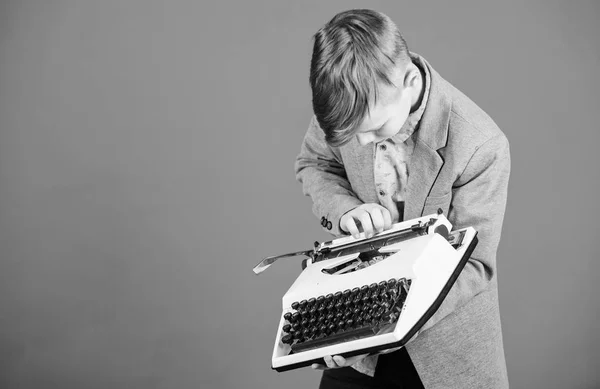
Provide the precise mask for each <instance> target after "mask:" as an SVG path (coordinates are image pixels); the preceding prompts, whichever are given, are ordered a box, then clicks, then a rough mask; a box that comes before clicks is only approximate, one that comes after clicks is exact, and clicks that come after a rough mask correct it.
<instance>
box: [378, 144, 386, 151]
mask: <svg viewBox="0 0 600 389" xmlns="http://www.w3.org/2000/svg"><path fill="white" fill-rule="evenodd" d="M385 149H387V146H386V145H380V146H379V150H381V151H385Z"/></svg>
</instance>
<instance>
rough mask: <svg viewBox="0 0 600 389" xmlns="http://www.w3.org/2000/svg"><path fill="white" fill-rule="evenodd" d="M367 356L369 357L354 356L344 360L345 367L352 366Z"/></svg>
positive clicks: (364, 355) (363, 355) (362, 355)
mask: <svg viewBox="0 0 600 389" xmlns="http://www.w3.org/2000/svg"><path fill="white" fill-rule="evenodd" d="M367 355H369V354H361V355H355V356H353V357H349V358H346V361H345V366H352V365H354V364H355V363H356V362H358V361H360V360H361V359H364V358H365V357H366V356H367ZM333 358H334V360H335V357H333Z"/></svg>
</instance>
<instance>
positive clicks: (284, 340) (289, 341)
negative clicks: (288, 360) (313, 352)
mask: <svg viewBox="0 0 600 389" xmlns="http://www.w3.org/2000/svg"><path fill="white" fill-rule="evenodd" d="M281 342H282V343H283V344H292V335H290V334H287V335H283V337H282V338H281Z"/></svg>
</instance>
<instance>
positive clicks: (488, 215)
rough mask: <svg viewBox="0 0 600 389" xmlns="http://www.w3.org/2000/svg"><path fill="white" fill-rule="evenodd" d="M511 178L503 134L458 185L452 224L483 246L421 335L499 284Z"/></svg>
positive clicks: (477, 158)
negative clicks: (498, 260)
mask: <svg viewBox="0 0 600 389" xmlns="http://www.w3.org/2000/svg"><path fill="white" fill-rule="evenodd" d="M509 174H510V151H509V144H508V140H507V139H506V137H505V136H504V134H502V133H500V134H499V135H496V136H494V137H493V138H491V139H489V140H487V141H486V142H485V143H483V144H482V145H481V146H480V147H479V148H478V149H477V150H476V151H475V152H474V154H473V155H472V157H471V159H470V160H469V162H468V163H467V166H466V168H465V169H464V171H463V173H462V174H461V175H460V177H459V178H458V180H456V182H455V183H454V185H453V188H452V202H451V204H450V211H449V213H448V220H449V221H450V222H451V223H452V225H453V226H454V228H463V227H468V226H472V227H474V228H475V229H476V230H477V237H478V239H479V242H478V244H477V247H476V248H475V250H474V251H473V253H472V255H471V257H470V258H469V260H468V261H467V263H466V265H465V267H464V269H463V271H462V272H461V273H460V275H459V276H458V278H457V279H456V282H455V284H454V286H453V287H452V288H451V289H450V292H449V293H448V295H447V296H446V298H445V299H444V302H443V303H442V304H441V305H440V307H439V309H438V310H437V311H436V313H435V314H434V315H433V316H432V317H431V318H430V320H428V321H427V323H425V325H424V326H423V327H422V328H421V330H420V332H423V331H426V330H427V329H428V328H431V327H432V326H434V325H435V324H436V323H437V322H439V321H440V320H442V319H443V318H444V317H446V316H447V315H448V314H449V313H451V312H453V311H455V310H456V309H459V308H460V307H461V306H462V305H464V304H465V303H466V302H467V301H468V300H469V299H471V298H472V297H474V296H476V295H477V294H479V293H481V292H482V291H484V290H486V289H487V288H488V287H490V285H491V283H495V282H497V281H496V276H497V275H496V250H497V248H498V243H499V242H500V234H501V230H502V222H503V220H504V211H505V208H506V197H507V187H508V178H509Z"/></svg>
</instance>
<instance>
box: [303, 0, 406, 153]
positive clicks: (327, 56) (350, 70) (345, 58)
mask: <svg viewBox="0 0 600 389" xmlns="http://www.w3.org/2000/svg"><path fill="white" fill-rule="evenodd" d="M410 61H411V60H410V55H409V51H408V47H407V45H406V42H405V41H404V38H403V37H402V35H401V34H400V32H399V31H398V27H397V26H396V24H395V23H394V22H393V21H392V20H391V19H390V18H389V17H388V16H387V15H385V14H383V13H381V12H377V11H372V10H368V9H356V10H349V11H345V12H341V13H339V14H337V15H335V16H334V17H333V19H331V20H330V21H329V22H328V23H327V24H326V25H325V26H323V27H322V28H321V29H319V31H317V33H316V34H315V35H314V45H313V53H312V59H311V63H310V77H309V81H310V86H311V90H312V105H313V111H314V113H315V116H316V118H317V121H318V123H319V126H320V127H321V129H322V130H323V131H324V133H325V140H326V141H327V143H328V144H330V145H332V146H340V145H343V144H345V143H347V142H348V141H350V139H352V137H353V136H354V134H355V132H356V129H357V127H358V125H359V124H360V122H361V121H362V120H363V118H364V117H365V116H366V115H367V114H368V113H369V106H373V105H375V104H376V102H377V98H378V95H379V90H378V84H380V83H384V84H387V85H393V83H392V80H391V75H392V72H393V70H394V69H395V68H396V66H397V65H398V64H405V63H408V62H410Z"/></svg>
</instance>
